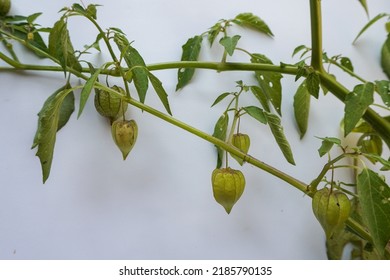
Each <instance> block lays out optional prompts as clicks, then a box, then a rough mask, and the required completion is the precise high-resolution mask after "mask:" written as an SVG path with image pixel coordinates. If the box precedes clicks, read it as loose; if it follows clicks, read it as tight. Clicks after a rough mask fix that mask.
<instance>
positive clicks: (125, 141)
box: [111, 120, 138, 160]
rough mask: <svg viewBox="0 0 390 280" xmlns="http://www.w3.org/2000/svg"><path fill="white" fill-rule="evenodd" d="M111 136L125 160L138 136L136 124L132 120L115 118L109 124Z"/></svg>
mask: <svg viewBox="0 0 390 280" xmlns="http://www.w3.org/2000/svg"><path fill="white" fill-rule="evenodd" d="M111 133H112V138H113V139H114V142H115V144H116V145H117V146H118V148H119V150H120V151H121V152H122V156H123V160H125V159H126V158H127V156H128V154H129V153H130V151H131V150H132V149H133V147H134V144H135V142H136V140H137V136H138V126H137V123H136V122H135V121H134V120H130V121H127V120H116V121H114V122H113V123H112V125H111Z"/></svg>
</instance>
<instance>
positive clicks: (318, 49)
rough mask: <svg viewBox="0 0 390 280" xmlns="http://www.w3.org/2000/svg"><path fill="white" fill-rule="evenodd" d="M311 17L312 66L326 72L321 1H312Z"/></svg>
mask: <svg viewBox="0 0 390 280" xmlns="http://www.w3.org/2000/svg"><path fill="white" fill-rule="evenodd" d="M310 17H311V49H312V56H311V66H312V67H313V68H314V69H315V70H317V71H319V72H324V71H325V70H324V68H323V64H322V51H323V50H322V15H321V0H310Z"/></svg>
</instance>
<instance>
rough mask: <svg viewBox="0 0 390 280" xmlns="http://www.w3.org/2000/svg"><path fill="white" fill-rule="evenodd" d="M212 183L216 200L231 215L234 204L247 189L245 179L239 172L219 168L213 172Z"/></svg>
mask: <svg viewBox="0 0 390 280" xmlns="http://www.w3.org/2000/svg"><path fill="white" fill-rule="evenodd" d="M211 182H212V185H213V194H214V198H215V200H216V201H217V202H218V203H219V204H221V205H222V206H223V207H224V208H225V211H226V212H227V213H228V214H230V211H231V210H232V208H233V206H234V204H235V203H236V202H237V201H238V200H239V199H240V197H241V195H242V193H243V192H244V189H245V177H244V175H243V174H242V172H241V171H239V170H234V169H231V168H230V167H228V168H217V169H215V170H214V171H213V173H212V177H211Z"/></svg>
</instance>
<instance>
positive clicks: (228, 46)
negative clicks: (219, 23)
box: [219, 35, 241, 56]
mask: <svg viewBox="0 0 390 280" xmlns="http://www.w3.org/2000/svg"><path fill="white" fill-rule="evenodd" d="M240 38H241V36H240V35H235V36H233V37H228V36H226V37H223V38H221V40H220V41H219V43H220V44H221V45H222V46H223V47H224V48H225V51H226V52H227V53H228V54H229V55H230V56H232V55H233V53H234V50H235V49H236V46H237V43H238V40H240Z"/></svg>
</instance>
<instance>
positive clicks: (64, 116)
mask: <svg viewBox="0 0 390 280" xmlns="http://www.w3.org/2000/svg"><path fill="white" fill-rule="evenodd" d="M66 89H70V85H68V86H67V87H66ZM74 109H75V106H74V92H73V91H71V92H69V93H68V94H67V95H66V97H65V98H64V101H63V102H62V104H61V107H60V115H59V119H58V127H57V131H59V130H60V129H61V128H63V127H64V126H65V125H66V124H67V123H68V121H69V119H70V116H71V115H72V114H73V112H74Z"/></svg>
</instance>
